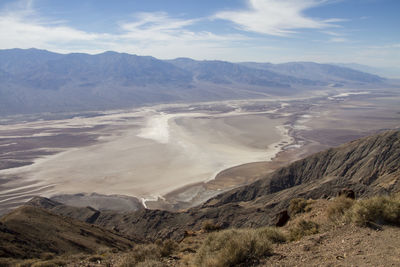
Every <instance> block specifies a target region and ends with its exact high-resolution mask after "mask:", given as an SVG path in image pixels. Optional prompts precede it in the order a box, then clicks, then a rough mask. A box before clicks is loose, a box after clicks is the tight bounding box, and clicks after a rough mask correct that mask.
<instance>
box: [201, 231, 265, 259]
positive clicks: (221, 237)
mask: <svg viewBox="0 0 400 267" xmlns="http://www.w3.org/2000/svg"><path fill="white" fill-rule="evenodd" d="M271 252H272V249H271V242H270V240H269V239H266V238H263V237H262V236H261V235H259V233H258V232H257V230H254V229H244V230H234V229H231V230H225V231H220V232H215V233H211V234H209V235H208V237H207V239H206V240H205V241H204V243H203V245H202V246H201V247H200V249H199V250H198V252H197V254H196V258H195V262H196V266H204V267H206V266H207V267H208V266H210V267H228V266H240V265H243V266H244V265H246V266H248V265H251V264H252V263H255V262H257V261H259V259H261V258H263V257H266V256H269V255H271Z"/></svg>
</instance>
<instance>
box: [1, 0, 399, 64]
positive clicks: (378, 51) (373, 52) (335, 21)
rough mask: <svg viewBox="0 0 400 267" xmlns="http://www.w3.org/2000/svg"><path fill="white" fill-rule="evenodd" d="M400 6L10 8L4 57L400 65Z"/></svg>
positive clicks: (57, 4) (244, 1) (46, 2)
mask: <svg viewBox="0 0 400 267" xmlns="http://www.w3.org/2000/svg"><path fill="white" fill-rule="evenodd" d="M399 14H400V0H201V1H200V0H146V1H143V0H130V1H127V0H126V1H122V0H79V1H76V0H69V1H62V0H21V1H10V0H0V49H7V48H30V47H35V48H40V49H47V50H50V51H55V52H62V53H69V52H85V53H91V54H94V53H101V52H103V51H107V50H113V51H118V52H127V53H132V54H138V55H151V56H154V57H157V58H161V59H170V58H177V57H191V58H194V59H219V60H227V61H234V62H237V61H258V62H274V63H278V62H288V61H315V62H341V63H346V62H356V63H360V64H366V65H370V66H377V67H397V66H398V65H399V63H400V16H399Z"/></svg>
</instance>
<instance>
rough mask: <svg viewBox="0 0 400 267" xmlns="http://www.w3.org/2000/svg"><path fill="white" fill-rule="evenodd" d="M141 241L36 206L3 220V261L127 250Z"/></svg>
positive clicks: (0, 223)
mask: <svg viewBox="0 0 400 267" xmlns="http://www.w3.org/2000/svg"><path fill="white" fill-rule="evenodd" d="M43 204H44V203H43ZM47 207H49V206H47ZM137 241H138V240H132V239H127V238H125V237H123V236H121V235H120V234H118V233H116V232H112V231H109V230H105V229H102V228H100V227H97V226H94V225H90V224H87V223H83V222H80V221H78V220H74V219H71V218H66V217H62V216H60V215H56V214H54V213H50V212H48V211H46V210H44V209H41V208H38V207H33V206H25V207H21V208H18V209H16V210H14V211H12V212H11V213H9V214H7V215H5V216H3V217H2V218H1V219H0V258H2V257H10V258H34V257H36V258H38V257H41V256H42V254H43V253H45V252H50V253H53V254H65V253H83V252H85V253H95V252H97V251H99V250H111V249H115V250H117V251H118V250H127V249H129V248H131V247H132V246H133V244H134V243H135V242H136V243H137Z"/></svg>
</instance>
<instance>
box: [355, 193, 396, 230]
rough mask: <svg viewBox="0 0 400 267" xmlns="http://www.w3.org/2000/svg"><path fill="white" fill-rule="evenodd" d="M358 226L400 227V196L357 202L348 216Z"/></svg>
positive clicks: (379, 197)
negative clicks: (384, 225) (388, 225)
mask: <svg viewBox="0 0 400 267" xmlns="http://www.w3.org/2000/svg"><path fill="white" fill-rule="evenodd" d="M348 216H349V217H350V220H351V221H352V222H353V223H355V224H356V225H358V226H371V225H373V224H393V225H400V199H399V196H398V195H396V196H378V197H372V198H368V199H362V200H359V201H357V202H356V203H355V204H354V205H353V207H352V209H351V210H350V213H349V215H348Z"/></svg>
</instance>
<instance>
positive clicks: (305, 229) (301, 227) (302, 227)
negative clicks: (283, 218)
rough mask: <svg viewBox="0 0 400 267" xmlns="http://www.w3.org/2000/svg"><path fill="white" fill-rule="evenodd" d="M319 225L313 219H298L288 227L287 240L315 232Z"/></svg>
mask: <svg viewBox="0 0 400 267" xmlns="http://www.w3.org/2000/svg"><path fill="white" fill-rule="evenodd" d="M318 232H319V225H318V224H317V223H315V222H313V221H306V220H300V221H299V222H297V223H296V224H295V225H294V226H292V227H291V228H289V240H291V241H295V240H299V239H301V238H302V237H304V236H307V235H313V234H317V233H318Z"/></svg>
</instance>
